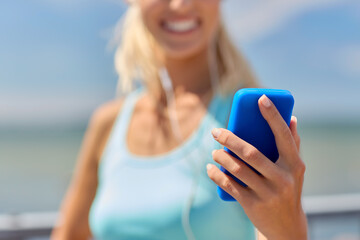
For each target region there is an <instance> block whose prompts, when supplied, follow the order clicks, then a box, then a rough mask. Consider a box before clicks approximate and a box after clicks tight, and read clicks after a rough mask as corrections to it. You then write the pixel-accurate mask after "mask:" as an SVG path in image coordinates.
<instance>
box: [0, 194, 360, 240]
mask: <svg viewBox="0 0 360 240" xmlns="http://www.w3.org/2000/svg"><path fill="white" fill-rule="evenodd" d="M303 206H304V210H305V212H306V214H307V217H308V221H309V235H310V239H311V240H360V194H349V195H337V196H319V197H305V198H304V199H303ZM57 215H58V214H57V212H46V213H22V214H17V215H0V240H30V239H31V240H35V239H36V240H40V239H41V240H44V239H49V235H50V232H51V229H52V227H53V226H54V224H55V221H56V219H57Z"/></svg>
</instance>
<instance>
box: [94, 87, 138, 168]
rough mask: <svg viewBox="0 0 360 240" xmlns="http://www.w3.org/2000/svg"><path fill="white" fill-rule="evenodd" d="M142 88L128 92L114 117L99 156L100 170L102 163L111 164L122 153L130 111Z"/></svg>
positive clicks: (132, 109) (102, 166)
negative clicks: (107, 137)
mask: <svg viewBox="0 0 360 240" xmlns="http://www.w3.org/2000/svg"><path fill="white" fill-rule="evenodd" d="M143 92H144V91H143V89H142V88H141V89H137V90H135V91H133V92H131V93H129V94H128V95H127V96H126V98H125V100H124V103H123V104H122V107H121V109H120V111H119V113H118V115H117V117H116V120H115V122H114V125H113V128H112V130H111V133H110V136H109V139H108V141H107V144H106V147H105V149H104V152H103V154H102V156H101V164H100V172H102V171H103V168H104V167H105V166H104V165H112V164H115V163H113V162H116V161H115V159H118V157H119V156H121V155H123V153H124V148H125V144H126V134H127V130H128V127H129V123H130V120H131V116H132V113H133V111H134V108H135V104H136V103H137V100H138V99H139V98H140V97H141V95H142V94H143Z"/></svg>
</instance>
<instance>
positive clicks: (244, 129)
mask: <svg viewBox="0 0 360 240" xmlns="http://www.w3.org/2000/svg"><path fill="white" fill-rule="evenodd" d="M264 94H265V95H266V96H267V97H268V98H270V100H271V101H272V102H273V103H274V105H275V106H276V108H277V110H278V111H279V113H280V114H281V116H282V117H283V119H284V120H285V122H286V124H287V125H288V126H289V125H290V119H291V115H292V110H293V106H294V98H293V96H292V95H291V93H290V92H289V91H287V90H280V89H263V88H244V89H241V90H239V91H237V92H236V93H235V95H234V98H233V103H232V107H231V112H230V117H229V123H228V130H230V131H231V132H233V133H234V134H235V135H236V136H238V137H239V138H241V139H242V140H244V141H246V142H248V143H250V144H251V145H253V146H254V147H255V148H257V149H258V150H259V151H260V152H261V153H263V154H264V155H265V156H266V157H267V158H268V159H270V160H271V161H272V162H276V160H277V159H278V158H279V153H278V150H277V147H276V143H275V139H274V134H273V133H272V131H271V129H270V127H269V124H268V123H267V122H266V120H265V119H264V118H263V116H262V115H261V113H260V110H259V106H258V100H259V98H260V97H261V96H262V95H264ZM224 149H225V150H226V151H227V152H229V153H230V154H231V155H232V156H233V157H236V158H238V159H240V158H239V157H238V156H237V155H236V154H234V153H233V152H232V151H230V150H229V149H227V148H226V147H225V148H224ZM240 160H241V161H242V159H240ZM245 163H246V162H245ZM246 164H247V163H246ZM247 165H248V166H249V167H250V168H251V169H253V168H252V167H251V166H250V165H249V164H247ZM253 170H254V171H255V172H257V171H256V170H255V169H253ZM221 171H223V172H225V173H226V174H227V175H229V176H231V177H233V178H234V179H235V180H236V181H237V182H238V183H239V184H241V185H243V186H246V184H245V183H243V182H242V181H240V180H239V179H237V178H236V177H234V176H233V175H232V174H231V173H229V172H228V171H227V170H226V169H225V168H224V167H221ZM257 173H258V172H257ZM218 194H219V196H220V198H221V199H223V200H225V201H235V199H234V198H233V197H232V196H230V195H229V194H228V193H227V192H225V191H224V190H223V189H221V187H218Z"/></svg>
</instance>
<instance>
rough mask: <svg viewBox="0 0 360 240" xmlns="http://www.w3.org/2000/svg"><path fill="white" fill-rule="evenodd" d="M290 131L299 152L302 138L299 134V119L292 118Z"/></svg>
mask: <svg viewBox="0 0 360 240" xmlns="http://www.w3.org/2000/svg"><path fill="white" fill-rule="evenodd" d="M290 131H291V134H292V136H293V138H294V140H295V144H296V148H297V150H298V151H300V136H299V134H298V132H297V118H296V117H295V116H292V117H291V121H290Z"/></svg>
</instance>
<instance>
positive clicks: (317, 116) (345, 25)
mask: <svg viewBox="0 0 360 240" xmlns="http://www.w3.org/2000/svg"><path fill="white" fill-rule="evenodd" d="M125 9H126V5H125V4H124V3H122V1H117V0H17V1H13V0H1V1H0V126H11V125H30V126H32V125H40V126H43V125H54V124H55V125H56V124H74V123H82V122H84V121H86V120H87V119H88V118H89V117H90V115H91V113H92V112H93V111H94V110H95V109H96V108H97V107H98V106H100V105H101V104H103V103H104V102H106V101H109V100H111V99H113V98H114V96H115V88H116V82H117V76H116V73H115V70H114V67H113V54H114V49H111V48H110V47H109V41H110V38H111V32H112V30H113V28H114V26H115V24H116V22H117V21H118V20H119V19H120V17H121V16H122V14H123V12H124V11H125ZM223 16H224V19H225V22H226V24H227V26H228V28H229V32H230V34H231V36H232V37H233V39H234V40H235V42H236V45H237V46H238V47H239V49H241V50H242V52H243V53H244V55H245V56H246V57H247V59H248V60H249V61H250V64H251V66H252V68H253V70H254V71H255V73H256V75H257V77H258V78H259V80H260V82H261V83H262V84H263V85H264V86H265V87H269V88H283V89H288V90H290V91H291V92H292V93H293V95H294V97H295V102H296V103H295V109H294V113H295V114H296V115H297V116H298V119H299V120H301V119H303V120H304V121H305V120H306V121H323V120H324V121H332V120H334V121H338V120H340V121H343V120H349V119H350V120H354V119H355V120H358V121H359V122H360V101H359V100H358V92H359V90H360V1H358V0H316V1H313V0H292V1H288V0H271V1H269V0H252V1H249V0H227V1H223Z"/></svg>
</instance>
